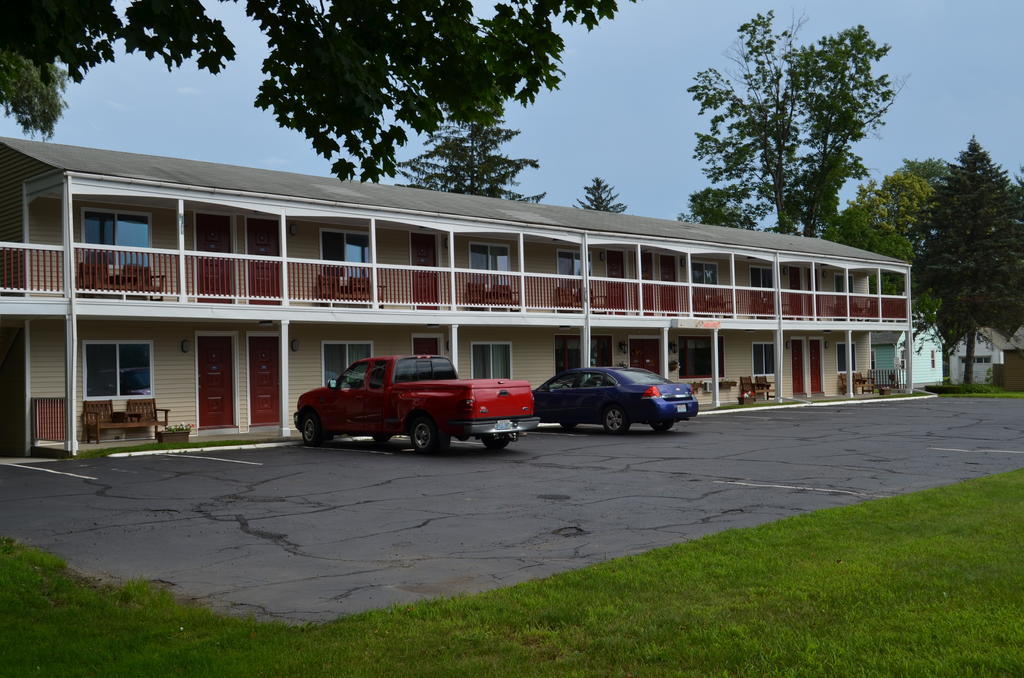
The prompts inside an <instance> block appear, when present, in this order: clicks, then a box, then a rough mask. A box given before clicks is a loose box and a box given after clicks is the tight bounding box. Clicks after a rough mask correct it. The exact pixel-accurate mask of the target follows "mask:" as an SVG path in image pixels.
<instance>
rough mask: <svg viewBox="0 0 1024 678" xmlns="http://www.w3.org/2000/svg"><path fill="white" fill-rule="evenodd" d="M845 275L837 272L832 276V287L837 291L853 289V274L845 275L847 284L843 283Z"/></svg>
mask: <svg viewBox="0 0 1024 678" xmlns="http://www.w3.org/2000/svg"><path fill="white" fill-rule="evenodd" d="M843 279H844V276H843V274H842V273H836V274H835V275H834V276H833V278H832V289H834V290H835V291H836V292H846V291H850V292H852V291H853V274H850V275H847V276H845V279H846V284H845V285H843Z"/></svg>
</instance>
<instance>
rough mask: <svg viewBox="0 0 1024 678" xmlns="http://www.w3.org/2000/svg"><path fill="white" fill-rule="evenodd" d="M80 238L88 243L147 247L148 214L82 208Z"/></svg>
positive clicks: (148, 235)
mask: <svg viewBox="0 0 1024 678" xmlns="http://www.w3.org/2000/svg"><path fill="white" fill-rule="evenodd" d="M82 240H83V241H84V242H86V243H88V244H90V245H118V246H120V247H149V246H150V232H149V215H148V214H142V213H138V212H108V211H103V210H93V209H84V210H82Z"/></svg>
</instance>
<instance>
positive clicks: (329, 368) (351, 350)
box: [321, 341, 373, 385]
mask: <svg viewBox="0 0 1024 678" xmlns="http://www.w3.org/2000/svg"><path fill="white" fill-rule="evenodd" d="M321 352H322V353H323V366H324V381H323V383H324V385H326V384H327V382H328V380H330V379H336V378H337V376H338V375H339V374H341V373H342V372H343V371H344V370H345V368H346V367H348V366H349V365H351V364H352V363H354V362H355V361H357V360H362V359H363V358H369V357H370V356H371V355H373V342H371V341H325V342H323V343H322V344H321Z"/></svg>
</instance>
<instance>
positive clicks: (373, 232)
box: [370, 217, 440, 308]
mask: <svg viewBox="0 0 1024 678" xmlns="http://www.w3.org/2000/svg"><path fill="white" fill-rule="evenodd" d="M379 275H380V273H379V271H378V270H377V220H376V219H375V218H373V217H370V307H371V308H380V287H379V283H378V282H377V280H378V277H377V276H379ZM414 275H415V274H414ZM439 292H440V290H439ZM413 296H414V297H415V296H416V295H415V293H414V294H413Z"/></svg>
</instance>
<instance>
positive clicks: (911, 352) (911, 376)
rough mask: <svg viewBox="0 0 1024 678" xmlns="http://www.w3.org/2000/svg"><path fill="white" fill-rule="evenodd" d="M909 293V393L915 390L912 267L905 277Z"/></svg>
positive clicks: (906, 288) (906, 289)
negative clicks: (911, 299)
mask: <svg viewBox="0 0 1024 678" xmlns="http://www.w3.org/2000/svg"><path fill="white" fill-rule="evenodd" d="M904 285H905V292H906V295H907V389H906V390H907V393H913V392H914V314H913V313H911V308H910V268H909V267H908V268H907V274H906V276H905V277H904Z"/></svg>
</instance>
